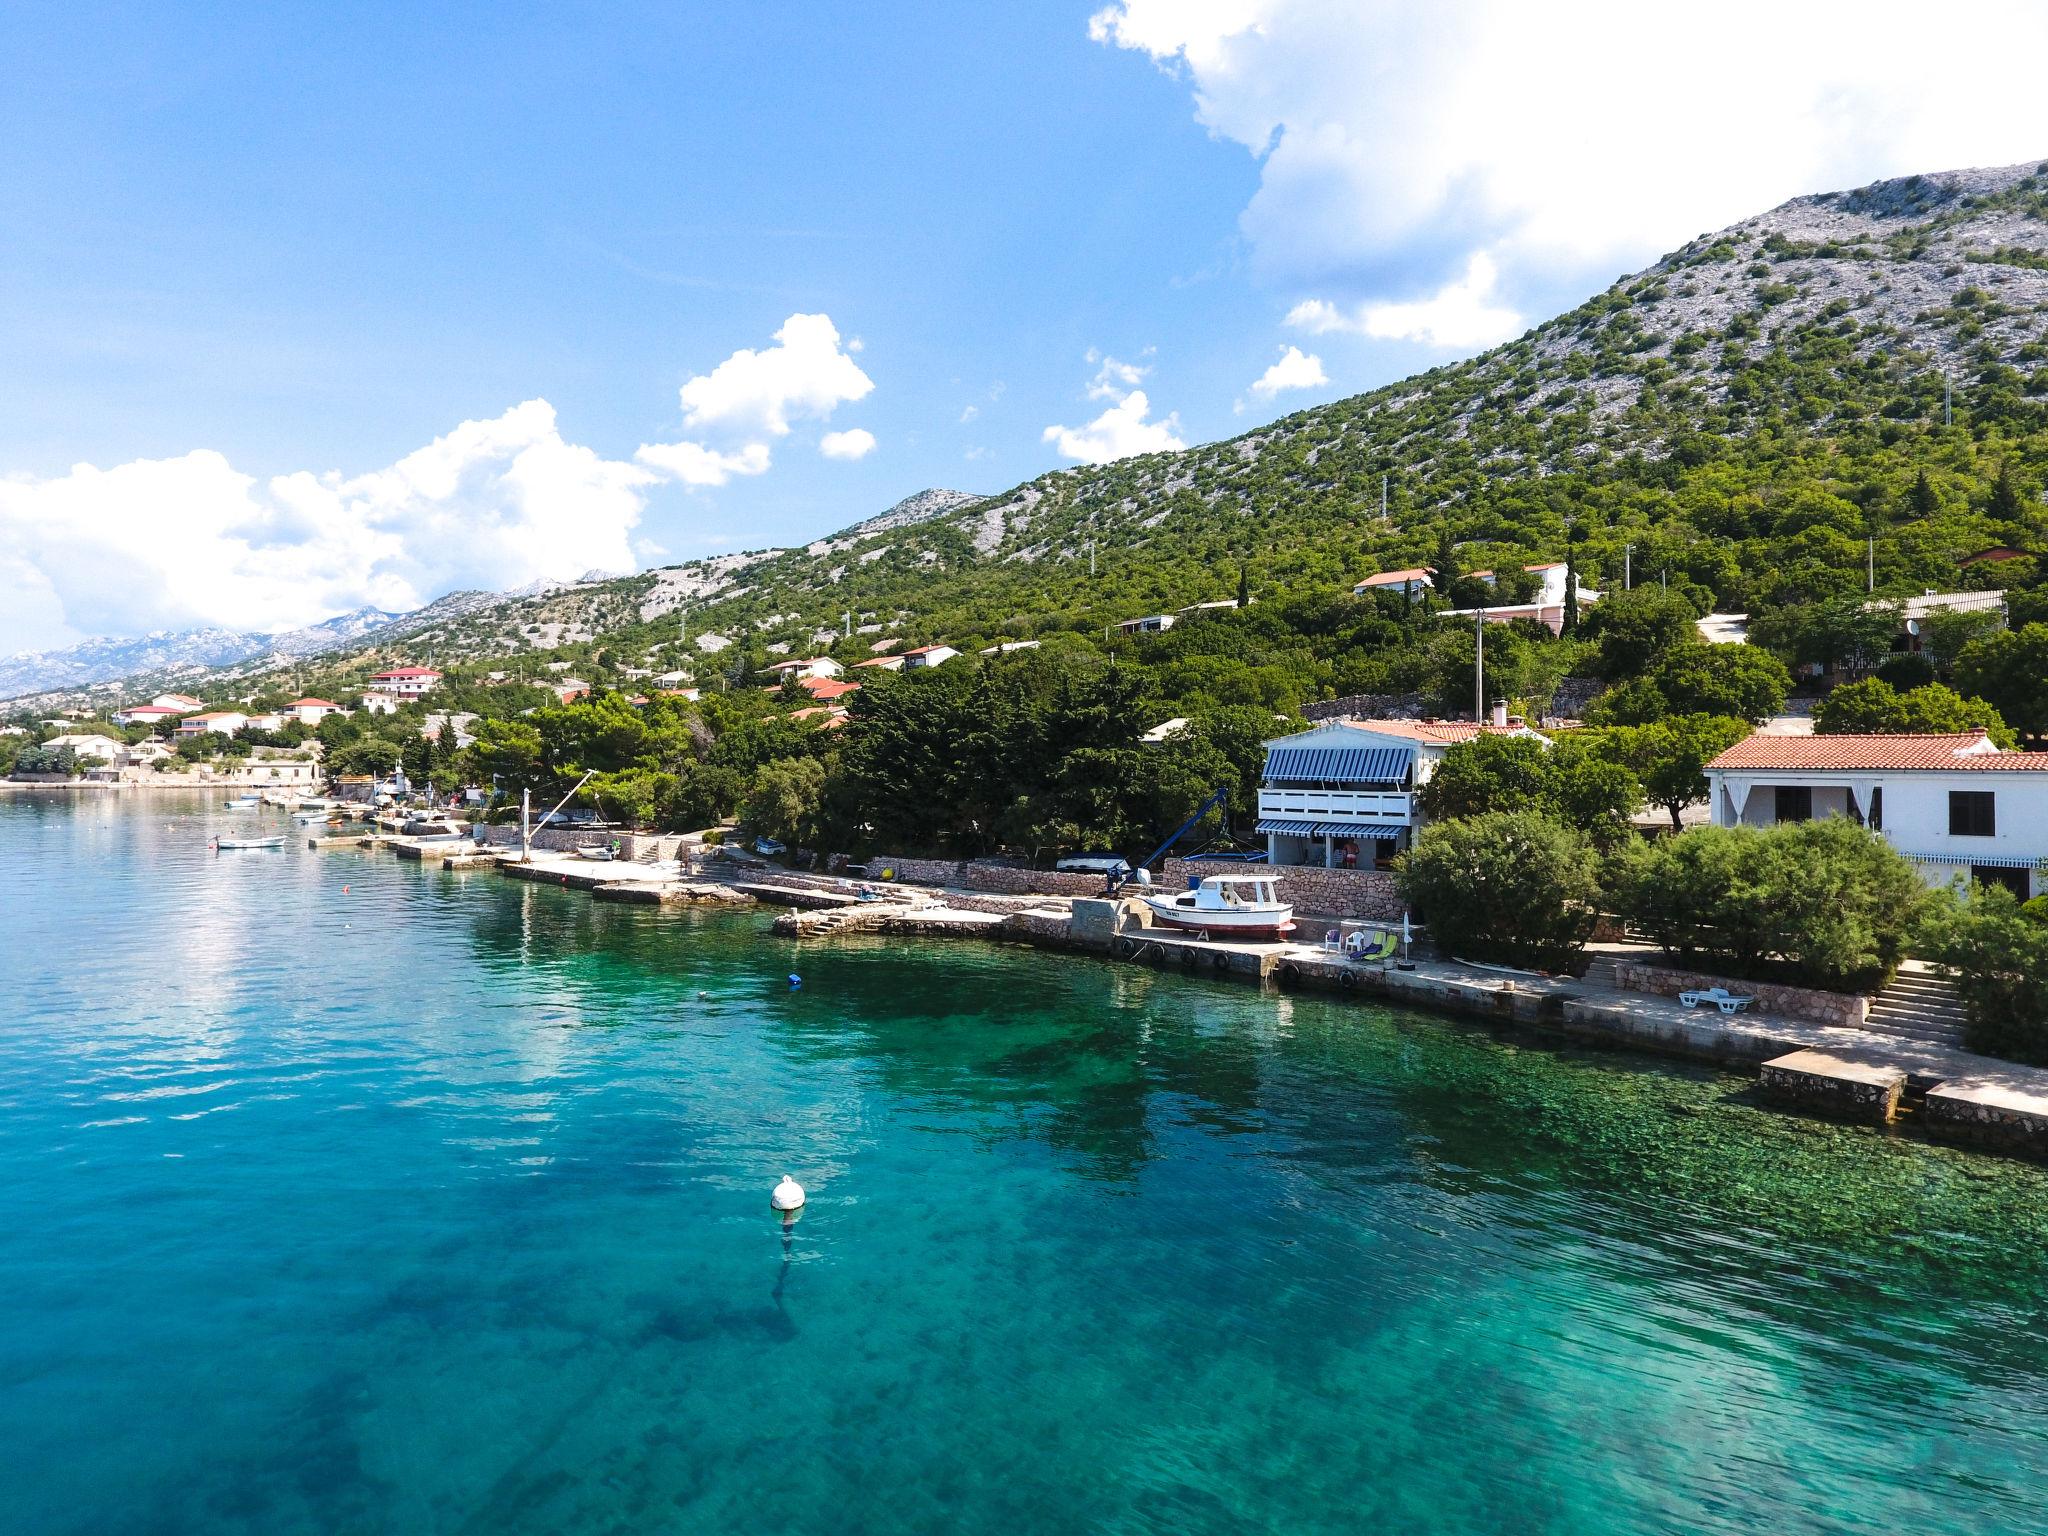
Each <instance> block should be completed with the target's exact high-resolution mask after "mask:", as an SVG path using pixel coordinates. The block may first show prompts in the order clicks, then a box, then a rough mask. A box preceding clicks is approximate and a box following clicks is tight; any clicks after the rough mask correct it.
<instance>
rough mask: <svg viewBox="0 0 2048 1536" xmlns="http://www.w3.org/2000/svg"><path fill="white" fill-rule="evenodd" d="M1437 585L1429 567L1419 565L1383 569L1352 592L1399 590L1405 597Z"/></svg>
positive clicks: (1357, 595)
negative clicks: (1398, 569)
mask: <svg viewBox="0 0 2048 1536" xmlns="http://www.w3.org/2000/svg"><path fill="white" fill-rule="evenodd" d="M1435 585H1436V582H1435V581H1434V580H1433V579H1432V578H1431V577H1430V574H1429V571H1428V569H1427V567H1424V566H1420V565H1417V566H1411V567H1409V568H1408V569H1407V570H1403V571H1381V572H1380V573H1379V575H1377V576H1368V577H1366V578H1365V580H1363V581H1361V582H1360V583H1359V584H1358V585H1357V586H1355V587H1353V588H1352V589H1351V593H1352V596H1354V597H1364V596H1365V595H1366V594H1367V593H1369V592H1398V593H1400V594H1401V595H1402V596H1403V597H1413V596H1414V595H1415V594H1416V593H1418V592H1427V591H1429V590H1430V588H1432V587H1434V586H1435Z"/></svg>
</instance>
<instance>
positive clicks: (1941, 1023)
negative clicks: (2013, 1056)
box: [1863, 969, 1969, 1045]
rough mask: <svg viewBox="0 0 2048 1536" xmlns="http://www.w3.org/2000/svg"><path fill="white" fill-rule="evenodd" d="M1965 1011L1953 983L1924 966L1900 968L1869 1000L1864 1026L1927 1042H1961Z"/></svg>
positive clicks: (1906, 1038) (1966, 1023)
mask: <svg viewBox="0 0 2048 1536" xmlns="http://www.w3.org/2000/svg"><path fill="white" fill-rule="evenodd" d="M1968 1026H1969V1015H1968V1014H1967V1013H1966V1012H1965V1010H1964V1008H1963V1001H1962V998H1961V997H1959V996H1958V995H1957V993H1956V989H1955V984H1954V983H1953V982H1951V981H1950V980H1949V979H1948V978H1947V977H1945V976H1942V975H1940V974H1939V973H1937V972H1934V971H1928V970H1919V969H1915V970H1902V971H1900V972H1899V973H1898V975H1896V976H1894V977H1893V978H1892V980H1891V982H1890V983H1889V984H1888V985H1887V986H1886V987H1885V989H1884V990H1883V991H1882V992H1880V993H1878V995H1877V996H1876V997H1874V998H1872V999H1871V1000H1870V1016H1869V1018H1868V1019H1866V1020H1865V1022H1864V1026H1863V1027H1864V1028H1865V1029H1868V1030H1869V1031H1870V1032H1871V1033H1872V1034H1879V1035H1891V1036H1893V1037H1894V1038H1896V1039H1900V1040H1921V1041H1925V1042H1926V1043H1928V1044H1929V1045H1961V1044H1962V1043H1963V1036H1964V1032H1965V1030H1966V1029H1967V1028H1968Z"/></svg>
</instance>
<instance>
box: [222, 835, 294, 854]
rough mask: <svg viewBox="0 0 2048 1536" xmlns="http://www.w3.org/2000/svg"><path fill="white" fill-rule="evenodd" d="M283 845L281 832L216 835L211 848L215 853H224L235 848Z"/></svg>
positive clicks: (279, 846)
mask: <svg viewBox="0 0 2048 1536" xmlns="http://www.w3.org/2000/svg"><path fill="white" fill-rule="evenodd" d="M283 846H284V834H283V833H281V832H280V833H278V834H277V835H275V836H273V837H216V838H215V839H214V840H213V849H214V852H216V853H224V852H227V851H228V850H230V849H235V848H282V847H283Z"/></svg>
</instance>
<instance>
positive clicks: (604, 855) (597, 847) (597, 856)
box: [576, 843, 618, 864]
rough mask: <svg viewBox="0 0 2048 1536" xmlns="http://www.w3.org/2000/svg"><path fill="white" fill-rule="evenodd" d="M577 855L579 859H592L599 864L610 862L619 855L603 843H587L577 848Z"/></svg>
mask: <svg viewBox="0 0 2048 1536" xmlns="http://www.w3.org/2000/svg"><path fill="white" fill-rule="evenodd" d="M576 857H577V858H579V859H590V860H592V861H594V862H596V863H599V864H609V863H611V862H612V860H614V859H616V858H617V857H618V855H617V854H615V853H613V852H612V851H611V849H610V848H607V847H606V846H604V845H603V844H602V843H586V844H584V845H583V846H582V847H581V848H578V849H577V850H576Z"/></svg>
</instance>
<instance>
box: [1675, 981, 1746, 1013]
mask: <svg viewBox="0 0 2048 1536" xmlns="http://www.w3.org/2000/svg"><path fill="white" fill-rule="evenodd" d="M1678 1000H1679V1002H1681V1003H1683V1004H1684V1005H1685V1006H1686V1007H1688V1008H1697V1007H1699V1006H1700V1004H1702V1003H1706V1004H1709V1005H1710V1006H1712V1007H1715V1008H1718V1009H1720V1010H1721V1011H1722V1012H1723V1013H1740V1012H1742V1010H1743V1009H1745V1008H1747V1007H1748V1006H1749V1005H1750V1004H1751V1003H1753V1002H1755V1001H1756V999H1755V998H1753V997H1742V996H1739V995H1738V994H1736V993H1734V992H1730V991H1729V990H1728V989H1727V988H1726V987H1708V988H1707V989H1706V990H1705V991H1703V992H1681V993H1679V994H1678Z"/></svg>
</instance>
